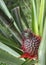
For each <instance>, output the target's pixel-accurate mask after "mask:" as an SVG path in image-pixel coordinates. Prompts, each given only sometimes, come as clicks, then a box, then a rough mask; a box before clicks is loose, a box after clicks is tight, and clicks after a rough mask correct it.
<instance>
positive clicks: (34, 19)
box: [32, 0, 39, 35]
mask: <svg viewBox="0 0 46 65" xmlns="http://www.w3.org/2000/svg"><path fill="white" fill-rule="evenodd" d="M32 28H33V29H32V30H33V32H34V33H35V34H36V35H39V30H38V21H37V12H36V6H35V0H32Z"/></svg>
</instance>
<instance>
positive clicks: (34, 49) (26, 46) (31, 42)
mask: <svg viewBox="0 0 46 65" xmlns="http://www.w3.org/2000/svg"><path fill="white" fill-rule="evenodd" d="M40 41H41V37H40V36H37V35H35V34H34V33H33V32H31V31H30V30H29V29H27V30H25V31H24V32H23V39H22V46H21V49H22V50H23V52H24V54H23V55H22V56H21V57H24V58H30V59H33V58H38V48H39V45H40Z"/></svg>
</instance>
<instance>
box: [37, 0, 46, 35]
mask: <svg viewBox="0 0 46 65" xmlns="http://www.w3.org/2000/svg"><path fill="white" fill-rule="evenodd" d="M44 10H45V0H41V4H40V9H39V13H38V14H39V17H38V24H39V33H40V35H41V36H42V34H43V22H44V21H43V19H44Z"/></svg>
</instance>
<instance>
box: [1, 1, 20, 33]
mask: <svg viewBox="0 0 46 65" xmlns="http://www.w3.org/2000/svg"><path fill="white" fill-rule="evenodd" d="M0 9H1V10H2V11H3V12H4V13H5V14H6V16H7V17H8V18H9V19H10V20H11V22H13V24H14V25H15V27H16V29H17V30H18V31H19V32H20V30H19V28H18V27H17V25H16V23H15V20H14V18H13V17H12V15H11V13H10V12H9V10H8V8H7V6H6V5H5V3H4V1H3V0H0Z"/></svg>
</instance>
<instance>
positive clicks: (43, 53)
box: [39, 20, 46, 65]
mask: <svg viewBox="0 0 46 65" xmlns="http://www.w3.org/2000/svg"><path fill="white" fill-rule="evenodd" d="M39 65H46V20H45V25H44V32H43V38H42V41H41V44H40V48H39Z"/></svg>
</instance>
